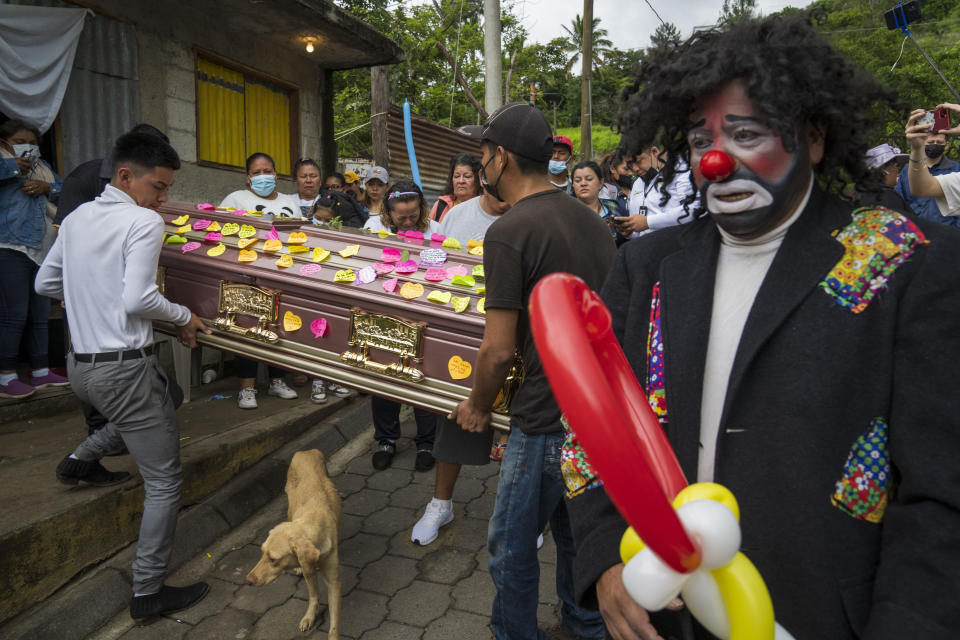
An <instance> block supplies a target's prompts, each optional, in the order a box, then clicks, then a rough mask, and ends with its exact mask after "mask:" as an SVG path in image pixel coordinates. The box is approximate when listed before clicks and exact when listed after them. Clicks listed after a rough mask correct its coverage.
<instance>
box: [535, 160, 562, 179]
mask: <svg viewBox="0 0 960 640" xmlns="http://www.w3.org/2000/svg"><path fill="white" fill-rule="evenodd" d="M540 166H541V167H542V166H543V165H540ZM549 167H550V173H552V174H554V175H559V174H561V173H566V171H567V163H566V162H564V161H563V160H551V161H550V165H549Z"/></svg>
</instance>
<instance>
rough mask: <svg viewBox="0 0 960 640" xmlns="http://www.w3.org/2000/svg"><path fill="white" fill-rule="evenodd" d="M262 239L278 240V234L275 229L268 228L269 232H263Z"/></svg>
mask: <svg viewBox="0 0 960 640" xmlns="http://www.w3.org/2000/svg"><path fill="white" fill-rule="evenodd" d="M263 237H264V239H266V240H279V239H280V233H279V232H278V231H277V229H276V227H270V231H267V232H265V233H264V234H263Z"/></svg>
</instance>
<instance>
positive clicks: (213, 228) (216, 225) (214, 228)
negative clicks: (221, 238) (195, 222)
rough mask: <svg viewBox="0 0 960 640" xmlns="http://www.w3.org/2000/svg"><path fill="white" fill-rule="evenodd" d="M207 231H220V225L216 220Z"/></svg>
mask: <svg viewBox="0 0 960 640" xmlns="http://www.w3.org/2000/svg"><path fill="white" fill-rule="evenodd" d="M207 231H220V223H219V222H217V221H216V220H214V221H213V222H211V223H210V226H209V227H207Z"/></svg>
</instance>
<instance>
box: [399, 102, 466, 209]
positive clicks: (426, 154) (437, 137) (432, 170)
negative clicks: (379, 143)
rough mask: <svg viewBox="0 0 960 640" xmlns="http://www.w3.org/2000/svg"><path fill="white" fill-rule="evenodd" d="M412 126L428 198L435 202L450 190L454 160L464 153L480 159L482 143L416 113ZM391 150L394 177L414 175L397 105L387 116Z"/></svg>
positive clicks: (412, 115) (421, 175) (418, 161)
mask: <svg viewBox="0 0 960 640" xmlns="http://www.w3.org/2000/svg"><path fill="white" fill-rule="evenodd" d="M410 125H411V129H412V131H413V147H414V149H415V150H416V153H417V166H418V168H419V169H420V179H421V181H422V182H423V191H424V195H426V196H427V198H428V200H431V201H432V200H433V199H435V198H436V197H437V196H438V195H440V194H441V193H442V192H443V190H444V188H445V187H446V184H447V175H448V174H449V173H450V158H452V157H453V156H454V155H456V154H457V153H460V152H461V151H462V152H465V153H469V154H471V155H473V156H474V157H475V158H476V159H477V160H479V159H480V143H479V142H477V141H476V140H471V139H470V138H465V137H463V136H462V135H460V134H459V133H457V132H456V130H455V129H451V128H450V127H447V126H445V125H442V124H440V123H439V122H434V121H433V120H430V119H428V118H423V117H420V116H418V115H415V114H411V116H410ZM387 148H388V149H389V152H390V166H389V167H387V169H388V171H389V172H390V177H391V178H393V179H394V180H396V179H397V178H399V177H402V176H403V177H405V176H410V159H409V157H408V155H407V142H406V139H405V137H404V134H403V110H401V109H400V108H399V107H396V106H393V105H391V107H390V111H389V112H388V113H387Z"/></svg>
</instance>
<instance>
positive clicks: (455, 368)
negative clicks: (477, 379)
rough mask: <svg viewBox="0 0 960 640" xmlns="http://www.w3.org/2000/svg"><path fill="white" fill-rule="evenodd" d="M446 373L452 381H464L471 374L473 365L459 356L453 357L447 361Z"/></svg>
mask: <svg viewBox="0 0 960 640" xmlns="http://www.w3.org/2000/svg"><path fill="white" fill-rule="evenodd" d="M447 371H449V372H450V377H451V378H453V379H454V380H465V379H467V378H469V377H470V374H471V373H472V372H473V365H471V364H470V363H469V362H467V361H466V360H464V359H463V358H461V357H460V356H453V357H452V358H450V360H448V361H447Z"/></svg>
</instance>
